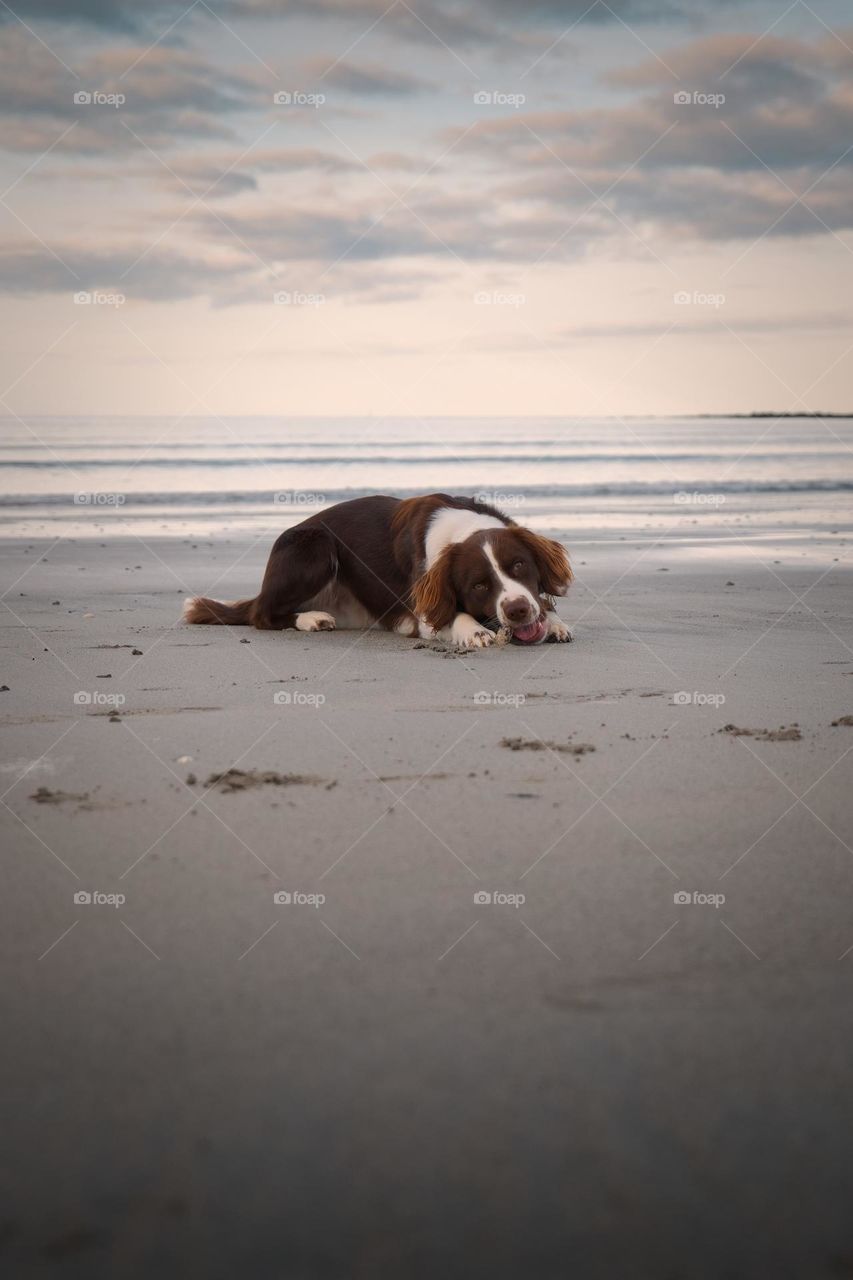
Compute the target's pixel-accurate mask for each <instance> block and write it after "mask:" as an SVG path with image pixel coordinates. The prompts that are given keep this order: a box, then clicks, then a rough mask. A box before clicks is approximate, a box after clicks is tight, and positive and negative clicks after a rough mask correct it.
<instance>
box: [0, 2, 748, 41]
mask: <svg viewBox="0 0 853 1280" xmlns="http://www.w3.org/2000/svg"><path fill="white" fill-rule="evenodd" d="M730 5H731V6H732V7H734V6H733V0H723V5H721V7H729V6H730ZM13 8H14V10H15V13H16V14H18V15H19V16H20V17H21V18H22V19H25V20H26V21H27V22H28V23H33V22H39V21H43V22H46V23H51V24H58V23H62V24H65V25H73V24H76V25H79V26H82V27H90V28H91V27H94V28H100V29H102V30H104V31H111V32H133V33H148V32H150V33H152V34H159V33H161V32H162V31H163V30H165V29H167V28H168V27H170V25H171V24H173V23H177V24H178V28H177V31H178V34H180V26H181V20H182V18H183V16H184V15H187V17H188V21H189V20H190V19H189V15H188V14H187V10H188V6H187V4H186V3H185V0H147V3H146V4H145V5H144V6H143V5H140V4H139V3H138V0H16V3H15V5H14V6H13ZM707 8H708V6H707V3H706V0H607V3H604V0H532V2H531V3H526V4H524V5H519V4H518V3H517V0H468V3H467V4H466V5H464V6H462V5H458V4H454V3H453V2H452V0H444V2H441V0H408V2H407V3H406V4H402V3H399V4H396V5H393V4H392V5H391V6H390V7H389V5H388V3H387V0H209V3H206V4H205V6H204V7H203V8H202V9H201V11H199V9H198V8H196V9H194V10H193V12H192V19H191V20H192V21H193V22H198V21H207V22H215V20H216V18H215V16H214V15H217V16H219V17H221V18H222V19H224V20H228V21H229V22H234V21H236V20H237V19H244V20H247V19H248V20H250V19H253V18H255V19H263V18H277V19H281V18H287V17H295V18H296V17H298V18H313V19H316V20H317V21H319V22H324V23H326V24H328V23H329V22H330V21H331V20H335V19H337V20H339V21H341V22H347V23H348V24H349V25H350V26H353V25H355V26H360V27H362V28H364V27H367V26H368V25H369V24H371V23H377V24H378V23H379V22H381V24H382V30H383V31H384V32H387V33H389V34H391V35H394V36H397V37H398V38H400V39H402V40H405V41H415V42H417V43H419V44H424V43H430V42H432V43H437V42H439V41H443V42H445V43H446V44H447V45H448V46H450V47H451V48H455V47H457V46H458V47H459V48H461V49H463V50H464V49H472V48H477V47H488V46H490V45H493V44H502V43H504V44H512V43H513V42H515V43H518V44H520V45H526V44H527V43H528V42H529V40H530V37H531V35H532V34H534V33H535V32H537V31H542V32H544V33H553V34H559V32H560V31H562V30H565V28H567V27H569V26H573V25H574V24H577V25H579V26H580V25H582V24H584V23H586V24H589V25H598V26H602V25H607V24H615V23H618V22H620V21H621V22H626V23H638V24H645V23H662V22H670V23H671V22H690V21H695V20H697V19H701V18H704V17H705V16H706V15H707ZM737 8H738V9H739V10H741V11H743V10H748V9H750V8H755V9H760V8H761V0H740V3H739V4H738V5H737ZM12 21H14V18H13V16H12V14H11V13H10V12H9V11H8V10H3V9H2V8H0V23H2V22H7V23H8V22H12ZM170 34H171V35H172V38H174V33H171V32H170Z"/></svg>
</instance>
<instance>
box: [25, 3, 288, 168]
mask: <svg viewBox="0 0 853 1280" xmlns="http://www.w3.org/2000/svg"><path fill="white" fill-rule="evenodd" d="M142 53H145V56H144V57H142V58H141V59H140V54H142ZM137 59H139V61H138V62H137ZM134 64H136V65H134ZM77 70H78V76H77V77H76V78H75V76H74V75H72V74H71V73H70V72H69V71H67V70H66V69H65V68H64V67H63V66H62V65H61V64H60V63H59V62H57V60H56V59H55V58H54V57H53V56H52V55H51V54H50V53H49V52H48V51H47V50H46V49H44V48H43V47H42V46H41V45H40V44H38V43H37V42H36V41H35V40H33V38H32V36H30V35H29V34H28V33H27V32H25V31H24V30H23V28H13V29H10V30H5V31H4V36H3V41H2V44H0V115H2V116H3V117H5V118H6V123H5V124H4V128H3V134H2V144H3V146H4V147H5V148H6V149H7V150H16V151H24V150H27V151H28V150H36V149H41V148H44V147H47V146H50V145H51V144H53V143H55V142H56V139H57V137H58V135H59V134H60V132H61V130H62V127H63V126H67V125H68V124H71V123H73V124H74V128H73V129H72V130H71V131H70V132H69V133H68V134H67V135H66V137H65V138H64V139H63V140H62V142H61V143H59V149H60V150H61V151H62V150H64V151H77V152H98V151H117V150H118V151H121V150H127V149H128V147H129V142H130V138H129V134H128V127H129V128H131V129H133V130H134V131H135V132H137V133H139V134H140V135H141V136H142V137H143V138H144V139H145V141H146V142H147V143H148V144H149V145H150V146H154V147H156V146H160V145H168V144H170V143H171V142H172V140H173V139H174V138H175V137H176V136H177V137H181V136H185V137H186V136H192V137H194V138H204V137H211V138H215V137H219V138H221V137H227V136H229V135H230V134H231V132H232V130H231V128H230V126H229V125H228V123H227V121H228V119H229V117H232V116H234V114H235V113H238V112H241V111H249V110H257V109H258V108H259V107H260V106H262V105H263V106H266V105H267V104H268V101H269V100H268V97H267V95H266V94H265V93H263V92H262V89H261V87H260V85H259V84H258V82H257V80H256V78H255V77H254V76H253V75H249V74H243V73H240V72H237V71H230V70H229V71H225V70H223V69H222V68H220V67H214V66H212V65H211V63H210V61H209V60H208V59H207V58H206V57H204V56H202V55H200V54H197V53H194V52H191V51H189V50H182V49H167V48H163V47H157V48H155V49H151V50H149V51H147V52H146V51H145V50H144V49H140V48H137V47H135V46H127V47H120V48H109V49H103V50H100V51H98V52H97V53H95V54H92V55H90V56H88V57H87V58H86V59H85V60H84V61H83V62H81V63H78V67H77ZM95 93H101V94H106V95H118V94H120V95H123V97H124V99H125V101H123V102H120V103H119V104H118V105H109V104H107V103H100V104H99V103H98V102H92V101H89V102H86V101H80V95H81V94H82V95H86V94H89V95H94V94H95ZM75 95H76V97H77V100H75Z"/></svg>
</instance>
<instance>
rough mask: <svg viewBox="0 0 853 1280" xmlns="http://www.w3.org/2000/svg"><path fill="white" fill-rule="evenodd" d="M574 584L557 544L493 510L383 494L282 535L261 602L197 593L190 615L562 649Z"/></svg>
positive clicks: (467, 645)
mask: <svg viewBox="0 0 853 1280" xmlns="http://www.w3.org/2000/svg"><path fill="white" fill-rule="evenodd" d="M571 581H572V570H571V567H570V565H569V558H568V556H567V554H566V552H565V550H564V549H563V547H561V546H560V544H559V543H558V542H553V541H551V539H549V538H543V537H541V536H540V535H539V534H538V533H533V532H532V531H531V530H530V529H525V528H523V527H522V526H521V525H518V524H516V523H515V522H514V521H513V520H511V519H510V518H509V517H508V516H506V515H504V514H503V513H502V512H500V511H498V510H497V508H495V507H492V506H489V505H488V504H487V503H485V502H477V501H475V500H474V499H472V498H459V497H451V496H450V495H448V494H446V493H432V494H428V495H426V496H424V497H420V498H405V499H400V498H392V497H384V496H379V495H377V496H375V497H368V498H353V499H351V500H350V501H348V502H339V503H338V504H337V505H336V506H333V507H330V508H329V509H328V510H325V511H320V512H316V513H315V514H314V515H311V516H309V517H308V519H307V520H303V521H302V523H301V524H298V525H296V526H294V528H292V529H288V530H287V531H286V532H285V533H283V534H281V536H280V537H279V538H278V539H277V540H276V542H275V544H274V546H273V548H272V551H271V552H270V557H269V561H268V563H267V567H266V572H265V573H264V578H263V582H262V583H261V589H260V592H259V594H258V595H257V596H255V598H254V599H252V600H238V601H236V602H235V603H233V604H225V603H220V602H219V601H217V600H208V599H207V598H205V597H203V596H197V597H194V598H191V599H189V600H187V601H186V602H185V607H184V618H185V619H186V621H187V622H193V623H218V624H222V625H225V626H253V627H257V628H258V629H259V630H262V631H269V630H273V631H280V630H283V629H285V628H288V627H293V628H295V629H296V630H297V631H331V630H333V629H334V628H336V627H343V628H353V627H355V628H366V627H371V626H373V625H375V624H379V625H381V626H382V627H384V628H385V629H386V630H388V631H395V632H397V633H398V634H399V635H404V636H411V637H416V636H417V637H420V638H421V639H427V638H432V637H438V638H439V639H442V640H444V641H446V642H447V643H449V644H450V645H452V646H454V647H456V648H459V649H481V648H485V647H486V646H488V645H490V644H493V643H494V641H495V639H496V637H497V635H498V633H499V632H501V631H503V633H504V634H506V632H509V634H510V637H511V639H512V640H513V641H514V642H515V643H517V644H542V643H543V642H544V641H551V642H558V643H561V642H566V641H569V640H571V639H572V633H571V631H570V630H569V628H568V627H567V626H566V624H565V623H564V622H562V621H561V620H560V619H559V618H558V616H557V614H556V612H555V608H554V597H555V596H562V595H565V594H566V592H567V591H568V588H569V584H570V583H571Z"/></svg>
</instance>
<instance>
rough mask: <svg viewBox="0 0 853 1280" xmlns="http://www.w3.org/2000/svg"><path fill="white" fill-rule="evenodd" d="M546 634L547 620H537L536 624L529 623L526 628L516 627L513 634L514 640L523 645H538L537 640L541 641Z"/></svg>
mask: <svg viewBox="0 0 853 1280" xmlns="http://www.w3.org/2000/svg"><path fill="white" fill-rule="evenodd" d="M544 634H545V619H544V618H537V619H536V621H535V622H528V624H527V626H525V627H516V628H515V630H514V631H513V633H512V638H513V640H518V641H519V642H520V643H521V644H536V642H537V640H541V639H542V637H543V635H544Z"/></svg>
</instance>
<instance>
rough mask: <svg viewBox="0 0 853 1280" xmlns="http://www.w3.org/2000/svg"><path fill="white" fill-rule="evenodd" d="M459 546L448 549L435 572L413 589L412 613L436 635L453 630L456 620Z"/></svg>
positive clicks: (428, 573)
mask: <svg viewBox="0 0 853 1280" xmlns="http://www.w3.org/2000/svg"><path fill="white" fill-rule="evenodd" d="M457 546H458V544H456V543H452V544H451V545H450V546H448V547H445V548H444V550H443V551H442V552H441V555H440V556H439V557H438V559H437V560H436V562H435V564H434V565H433V566H432V568H431V569H428V570H427V572H426V573H424V574H422V576H421V577H420V578H418V580H417V582H416V583H415V585H414V586H413V587H412V612H413V613H414V614H415V616H416V617H419V618H423V619H424V621H425V622H427V623H428V624H429V625H430V626H431V627H434V628H435V629H436V631H438V630H440V629H441V627H447V626H449V625H450V623H451V622H452V621H453V619H454V617H455V616H456V591H455V589H454V586H453V573H452V566H453V556H454V553H455V552H456V550H457Z"/></svg>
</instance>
